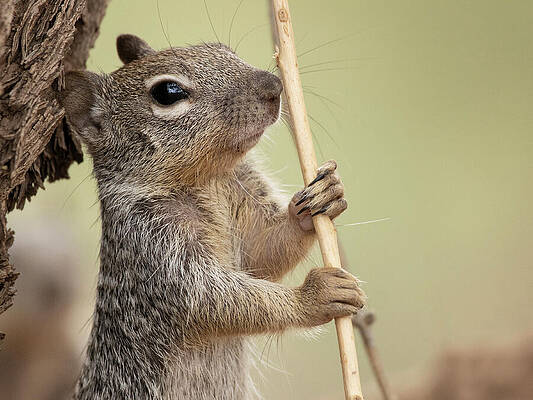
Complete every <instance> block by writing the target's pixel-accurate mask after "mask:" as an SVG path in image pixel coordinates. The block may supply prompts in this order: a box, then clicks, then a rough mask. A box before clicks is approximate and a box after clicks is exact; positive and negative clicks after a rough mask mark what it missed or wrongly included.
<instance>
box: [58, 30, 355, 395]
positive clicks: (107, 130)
mask: <svg viewBox="0 0 533 400" xmlns="http://www.w3.org/2000/svg"><path fill="white" fill-rule="evenodd" d="M117 43H118V51H119V55H120V57H121V59H122V60H124V61H126V62H127V64H126V65H124V66H123V67H122V68H120V69H119V70H117V71H115V72H114V73H112V74H111V75H104V76H98V75H95V74H92V73H89V72H83V73H75V74H70V75H68V76H67V89H66V91H65V93H64V98H63V104H64V105H65V107H66V110H67V117H68V121H69V123H70V126H71V127H72V128H73V129H74V130H75V131H76V132H78V133H79V134H80V136H81V137H82V138H83V140H84V142H85V143H86V145H87V149H88V150H89V152H90V153H91V155H92V157H93V161H94V176H95V177H96V180H97V182H98V189H99V197H100V203H101V217H102V242H101V251H100V264H101V266H100V277H99V283H98V295H97V300H96V311H95V317H94V324H93V329H92V333H91V338H90V342H89V345H88V349H87V359H86V362H85V365H84V367H83V369H82V373H81V377H80V379H79V381H78V385H77V389H76V394H75V398H76V399H111V398H113V399H123V398H124V399H132V398H136V399H141V398H143V399H147V398H150V399H215V398H216V399H245V398H250V397H251V396H252V394H253V393H254V391H253V385H252V383H251V380H250V376H249V372H248V369H249V367H248V365H249V355H248V351H247V341H246V336H249V335H253V334H261V333H279V332H282V331H283V330H285V329H287V328H291V327H311V326H316V325H319V324H322V323H325V322H327V321H329V320H331V319H332V318H334V317H337V316H341V315H349V314H351V313H354V312H356V311H357V310H358V309H359V308H360V307H361V306H362V292H361V291H360V289H359V288H358V286H357V281H356V279H355V278H354V277H353V276H351V275H350V274H349V273H347V272H345V271H342V270H338V269H321V270H313V271H311V272H310V273H309V275H308V276H307V278H306V280H305V282H304V284H303V285H302V286H300V287H297V288H288V287H285V286H283V285H281V284H279V283H276V281H279V280H280V279H281V278H282V277H283V275H285V274H286V273H287V272H288V271H289V270H291V269H292V268H294V266H296V264H297V263H298V262H299V261H300V260H301V259H302V258H303V257H304V256H305V254H306V253H307V251H308V250H309V248H310V246H311V245H312V243H313V241H314V232H313V228H312V225H310V221H311V217H310V215H311V212H323V213H325V214H327V215H329V216H330V217H332V218H334V217H335V216H337V215H338V214H340V212H342V211H343V210H344V209H345V208H346V203H345V200H344V199H343V198H342V193H343V191H342V184H341V183H340V180H339V179H338V177H337V176H336V175H335V173H334V170H335V167H336V165H332V163H329V164H327V165H325V167H324V168H323V169H322V170H321V171H319V172H321V173H322V172H323V178H322V179H321V180H320V181H319V183H317V184H315V185H313V186H311V187H310V188H308V189H306V191H304V192H300V193H298V194H296V195H295V197H294V198H293V201H292V203H291V206H290V207H287V205H286V204H283V203H282V202H280V201H279V200H278V196H277V195H276V192H275V188H274V187H273V186H272V185H271V184H270V183H269V182H268V180H267V179H266V178H265V176H264V175H263V174H262V173H261V172H260V171H259V169H258V167H257V166H256V164H255V163H254V162H253V160H252V159H251V158H250V156H248V155H247V153H248V151H249V150H250V149H251V148H252V147H253V146H254V145H255V144H256V143H257V142H258V140H259V138H260V136H261V133H262V132H263V130H264V129H265V128H266V127H268V125H270V124H272V123H274V122H275V121H276V120H277V118H278V115H279V104H280V93H281V89H282V88H281V82H280V81H279V79H278V78H277V77H275V76H274V75H271V74H269V73H267V72H264V71H260V70H258V69H256V68H254V67H252V66H250V65H248V64H246V63H245V62H244V61H242V60H241V59H239V58H238V57H237V56H236V55H235V53H233V52H232V51H231V50H230V49H229V48H228V47H226V46H224V45H221V44H204V45H200V46H193V47H189V48H174V49H169V50H163V51H160V52H156V51H154V50H152V49H150V48H149V46H148V45H147V44H146V43H145V42H143V41H142V40H141V39H139V38H136V37H134V36H131V35H123V36H121V37H119V40H118V42H117ZM161 74H166V75H168V74H170V75H172V76H174V77H175V79H177V80H180V84H183V86H188V87H187V88H188V89H189V92H190V96H189V97H188V98H187V99H185V100H181V101H180V102H179V103H176V104H175V105H173V106H166V107H161V106H159V105H158V104H156V103H155V101H154V99H153V98H152V97H151V95H150V87H149V86H150V85H149V84H147V82H152V81H151V80H152V79H159V78H158V76H160V75H161ZM173 79H174V78H173ZM303 197H305V198H303ZM300 199H302V202H301V203H300V204H299V205H298V206H296V203H297V202H298V201H299V200H300ZM300 211H301V212H300Z"/></svg>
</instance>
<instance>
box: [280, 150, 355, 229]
mask: <svg viewBox="0 0 533 400" xmlns="http://www.w3.org/2000/svg"><path fill="white" fill-rule="evenodd" d="M336 169H337V163H336V162H335V161H333V160H330V161H328V162H326V163H324V164H323V165H322V166H321V167H320V168H319V169H318V171H317V176H316V178H315V179H314V180H313V181H312V182H311V183H310V184H309V185H308V186H307V187H306V188H305V189H304V190H302V191H300V192H298V193H296V194H295V195H294V196H293V198H292V200H291V202H290V204H289V213H290V214H291V216H293V217H295V218H296V219H297V220H298V222H299V224H300V227H301V228H302V229H303V230H305V231H310V230H313V229H314V228H313V221H312V217H313V216H315V215H318V214H324V215H327V216H328V217H330V218H331V219H333V218H335V217H337V216H338V215H339V214H341V213H342V212H343V211H344V210H346V208H347V207H348V203H347V202H346V199H345V198H344V185H343V184H342V182H341V179H340V178H339V176H338V175H337V174H336V173H335V170H336Z"/></svg>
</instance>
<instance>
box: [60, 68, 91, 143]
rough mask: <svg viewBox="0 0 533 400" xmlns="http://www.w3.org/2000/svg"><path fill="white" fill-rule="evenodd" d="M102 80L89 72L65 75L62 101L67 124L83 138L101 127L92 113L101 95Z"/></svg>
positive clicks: (75, 72)
mask: <svg viewBox="0 0 533 400" xmlns="http://www.w3.org/2000/svg"><path fill="white" fill-rule="evenodd" d="M100 79H101V78H100V77H99V76H98V75H97V74H95V73H93V72H89V71H73V72H68V73H67V74H66V75H65V89H64V90H63V91H62V92H61V96H60V101H61V103H62V105H63V107H65V114H66V117H67V122H68V123H69V125H70V126H71V127H72V129H73V130H74V131H75V132H76V133H78V134H79V135H81V136H83V137H86V136H87V135H90V133H91V131H94V130H98V127H99V125H100V124H99V122H98V121H96V119H95V116H94V115H93V113H91V108H92V107H93V106H94V104H95V103H96V96H97V94H98V93H99V89H98V88H99V84H100Z"/></svg>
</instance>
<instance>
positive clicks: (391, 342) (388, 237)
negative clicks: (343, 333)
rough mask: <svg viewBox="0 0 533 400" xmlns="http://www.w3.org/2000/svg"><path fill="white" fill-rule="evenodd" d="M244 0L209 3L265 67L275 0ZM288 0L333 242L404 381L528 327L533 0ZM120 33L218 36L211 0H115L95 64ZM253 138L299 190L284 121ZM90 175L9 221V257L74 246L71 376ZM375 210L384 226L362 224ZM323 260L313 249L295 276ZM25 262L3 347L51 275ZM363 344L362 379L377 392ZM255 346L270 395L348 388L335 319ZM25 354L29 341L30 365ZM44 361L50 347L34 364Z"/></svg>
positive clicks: (89, 247)
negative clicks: (39, 245)
mask: <svg viewBox="0 0 533 400" xmlns="http://www.w3.org/2000/svg"><path fill="white" fill-rule="evenodd" d="M238 3H239V2H238V0H224V1H220V0H219V1H214V0H207V5H208V7H209V12H210V16H211V19H212V24H213V27H214V30H215V31H216V34H217V35H218V37H219V39H220V40H221V41H223V42H226V43H228V40H229V31H230V27H231V42H230V45H231V46H232V47H233V48H235V47H236V46H238V48H237V53H238V54H239V55H240V56H241V57H242V58H244V59H245V60H247V61H248V62H250V63H251V64H253V65H256V66H258V67H262V68H265V69H266V68H269V67H272V65H273V61H272V53H273V51H272V43H271V34H270V26H269V16H268V8H267V2H266V1H254V0H244V1H243V3H242V5H241V6H240V8H239V10H238V12H237V14H236V16H235V18H234V21H233V25H232V24H231V21H232V17H233V15H234V12H235V10H236V7H237V6H238ZM290 3H291V12H292V15H293V18H294V25H295V34H296V40H297V48H298V52H299V53H300V54H301V58H300V66H301V72H302V79H303V83H304V86H305V90H306V100H307V105H308V109H309V113H310V115H311V120H312V121H311V125H312V129H313V132H314V136H315V141H316V147H317V153H318V157H319V159H320V161H325V160H327V159H330V158H333V159H335V160H337V161H338V163H339V171H340V174H341V176H342V177H343V180H344V183H345V186H346V190H347V199H348V201H349V204H350V207H349V209H348V211H347V212H346V213H344V214H343V215H342V216H341V217H339V218H338V220H337V221H336V222H337V225H338V232H339V237H340V239H341V241H342V243H343V244H344V247H345V249H346V253H347V258H348V260H349V266H348V268H349V269H350V270H351V271H352V272H354V273H355V274H356V275H357V276H358V277H359V278H360V279H362V280H363V281H365V284H364V289H365V291H366V292H367V294H368V296H369V307H370V308H371V309H372V310H375V312H376V314H377V317H378V321H377V323H376V325H375V327H374V334H375V340H376V343H377V345H378V347H379V351H380V353H381V355H382V358H383V361H384V364H385V367H386V370H387V372H388V375H389V377H390V379H391V381H392V383H393V384H394V386H395V387H396V388H398V387H402V388H403V387H409V386H415V385H417V384H419V383H420V382H421V381H423V380H424V379H425V378H424V376H425V375H424V374H425V373H426V372H427V370H428V368H429V366H430V365H431V362H432V360H433V359H434V358H435V357H437V356H438V355H439V354H441V353H442V352H443V351H445V350H446V349H448V348H455V347H469V346H470V347H471V346H478V345H479V344H480V343H483V344H484V345H486V346H488V347H489V348H490V347H493V346H499V345H501V344H503V343H507V342H510V341H513V340H514V339H516V338H520V337H521V336H523V335H525V334H527V333H528V332H531V331H532V330H533V314H532V310H531V302H532V295H531V292H532V288H533V259H532V256H533V240H532V237H533V215H532V213H533V207H532V203H533V185H532V182H533V46H532V45H531V43H532V37H533V24H532V21H533V3H532V2H531V1H528V0H524V1H507V2H501V1H486V0H474V1H450V0H447V1H437V0H432V1H427V0H418V1H417V0H412V1H394V2H391V1H360V0H351V1H334V2H323V1H318V0H292V1H291V2H290ZM158 10H159V11H158ZM121 33H134V34H137V35H139V36H141V37H143V38H144V39H145V40H147V41H148V42H149V43H150V44H151V45H152V46H153V47H154V48H157V49H159V48H164V47H168V46H169V42H170V43H171V44H172V45H173V46H182V45H187V44H194V43H197V42H200V41H214V40H216V37H215V34H214V33H213V30H212V29H211V26H210V22H209V18H208V16H207V13H206V10H205V7H204V2H203V1H187V2H186V1H171V0H159V1H158V2H155V1H126V0H112V1H111V3H110V6H109V8H108V11H107V15H106V17H105V19H104V21H103V24H102V26H101V34H100V36H99V38H98V40H97V42H96V46H95V48H94V49H93V50H92V53H91V57H90V59H89V62H88V69H90V70H92V71H97V72H98V71H100V72H110V71H112V70H114V69H116V68H118V67H120V65H121V64H120V61H119V59H118V57H117V55H116V51H115V38H116V36H117V35H118V34H121ZM259 147H260V150H261V151H262V152H263V154H264V158H265V159H266V160H267V164H268V165H269V166H270V169H271V171H272V172H273V173H274V174H275V176H276V177H277V179H278V181H279V182H280V183H282V184H283V185H284V188H285V189H286V190H287V192H288V193H292V192H295V191H297V190H299V188H300V187H301V185H302V183H301V176H300V172H299V166H298V160H297V155H296V152H295V150H294V147H293V145H292V140H291V138H290V134H289V132H288V130H287V129H286V127H285V126H284V125H283V124H282V123H278V124H277V125H276V126H274V127H272V128H271V129H270V130H269V132H268V138H265V139H263V140H262V142H261V143H260V145H259ZM90 171H91V162H90V160H89V159H88V157H87V159H86V160H85V161H84V162H83V163H82V164H81V165H75V166H73V167H72V168H71V170H70V172H71V179H70V180H66V181H62V182H58V183H54V184H51V185H48V186H47V188H46V190H45V191H43V192H41V193H40V194H39V195H38V196H37V197H36V198H35V199H33V200H32V202H31V203H30V204H27V205H26V207H25V209H24V212H22V213H21V212H19V211H15V212H13V213H12V214H11V215H10V216H9V222H10V224H11V226H12V227H13V228H14V229H15V232H16V248H15V252H14V254H15V256H14V257H15V262H16V257H17V254H22V255H24V254H26V255H27V254H28V253H30V254H31V253H35V254H38V253H37V252H36V251H35V250H32V249H35V247H32V246H29V244H30V243H34V242H33V240H36V239H35V236H36V235H35V232H36V231H37V230H38V229H42V226H48V224H49V223H50V221H53V223H54V227H55V228H54V230H53V232H48V233H46V234H41V235H37V236H38V237H39V238H40V240H41V241H45V242H47V243H46V245H45V246H43V248H47V249H49V250H48V251H49V252H54V251H56V250H57V252H58V253H60V254H63V253H64V252H65V251H68V252H69V253H70V254H69V255H68V257H66V256H65V257H63V256H61V257H63V258H61V257H60V259H62V260H66V259H69V260H72V261H69V262H68V263H67V262H64V265H63V267H64V269H63V271H67V270H70V273H67V272H57V271H56V272H54V273H55V274H57V276H58V279H60V280H61V279H63V278H64V277H65V276H67V275H68V276H69V278H68V279H69V282H68V283H67V284H66V285H68V289H66V290H67V293H68V295H65V296H64V297H61V298H62V299H67V300H65V301H64V309H63V311H62V312H61V314H62V315H63V317H62V319H64V320H65V322H64V327H65V332H66V337H67V338H66V339H65V340H68V342H69V343H70V344H71V346H72V348H73V349H74V350H73V352H74V355H75V360H77V361H73V362H72V363H71V364H69V365H71V367H70V368H71V369H74V370H75V368H76V367H75V365H76V363H77V362H80V360H81V359H82V354H83V347H84V345H85V341H86V339H87V335H88V333H89V330H90V318H91V313H92V307H93V303H94V291H95V286H96V277H97V272H98V260H97V254H98V238H99V229H100V228H99V221H98V203H97V200H96V191H95V183H94V181H93V179H92V178H91V177H90ZM377 219H385V220H382V221H379V222H374V223H368V224H359V225H353V224H355V223H360V222H366V221H373V220H377ZM350 224H352V225H350ZM50 244H52V245H53V246H50ZM54 249H56V250H54ZM65 249H66V250H65ZM17 252H18V253H17ZM20 257H22V256H20ZM40 261H42V258H41V257H37V258H36V263H34V264H35V265H36V266H38V265H39V262H40ZM320 263H321V261H320V257H319V253H318V252H317V251H315V252H314V253H313V255H312V256H311V261H310V262H309V263H307V264H305V265H302V266H301V267H299V268H298V269H297V270H296V271H295V272H294V273H293V274H292V275H291V277H290V278H289V279H288V281H287V282H288V284H298V283H299V282H301V281H302V280H303V278H304V277H305V274H306V271H307V270H308V269H309V267H310V266H311V265H312V264H317V265H320ZM28 268H29V271H27V273H25V274H24V273H23V275H21V277H20V278H19V280H18V284H19V287H20V296H18V297H17V298H16V299H15V305H14V307H13V308H12V309H10V310H9V311H8V313H7V314H6V318H5V328H4V324H3V326H2V329H3V330H5V331H6V332H7V334H8V337H7V339H6V340H7V341H6V347H7V348H8V349H9V346H10V343H15V342H16V341H17V337H20V335H18V334H16V332H18V331H17V329H20V327H19V328H15V327H14V326H15V325H16V321H17V320H18V319H20V318H22V317H20V315H23V313H24V311H23V307H24V306H23V296H26V295H27V296H32V295H35V293H36V291H35V290H32V289H31V288H32V287H33V286H32V279H34V280H35V279H36V278H35V277H36V276H42V275H37V274H36V273H33V272H32V270H35V268H36V267H34V268H30V267H28ZM54 271H55V270H54ZM72 271H74V274H72ZM23 272H24V270H23ZM69 274H70V275H69ZM61 277H63V278H61ZM72 285H74V286H72ZM27 287H29V289H28V288H27ZM72 287H75V290H72ZM25 291H26V293H27V294H26V293H25ZM53 293H55V292H53ZM24 315H26V314H24ZM28 318H30V321H31V320H32V319H31V318H34V317H31V316H29V317H28ZM33 321H34V324H37V322H35V321H36V320H35V319H33ZM54 321H55V320H54ZM88 321H89V322H88ZM54 323H55V324H56V326H57V322H54ZM61 323H63V322H61ZM43 324H45V322H43ZM61 326H63V325H61ZM10 329H11V331H10ZM39 332H40V333H39V335H45V334H46V332H49V330H48V331H47V328H43V329H42V330H39ZM12 333H15V334H12ZM41 340H42V337H41ZM358 349H359V354H360V356H359V359H360V364H361V368H362V382H363V387H364V388H365V389H366V391H367V392H369V393H374V383H373V379H372V376H371V374H370V369H369V366H368V363H367V360H366V356H365V354H364V351H363V348H362V346H361V345H360V344H359V346H358ZM52 353H53V351H52ZM257 354H258V359H259V363H258V369H259V371H258V373H257V375H258V379H257V382H258V385H259V387H260V390H261V392H262V393H263V394H264V396H265V398H267V399H300V398H302V399H303V398H306V399H333V398H336V399H340V398H342V396H343V395H342V393H343V391H342V381H341V374H340V366H339V365H340V364H339V361H338V352H337V344H336V335H335V330H334V326H333V324H328V325H327V326H326V327H325V328H324V329H323V330H322V333H321V334H320V335H318V336H315V337H314V338H309V337H306V336H304V335H301V334H296V333H290V334H287V335H284V336H283V337H282V338H281V339H276V340H274V341H268V340H264V339H259V340H258V342H257ZM32 357H34V356H32V355H31V354H30V350H28V355H27V361H28V362H31V361H32V359H33V358H32ZM46 357H53V354H52V355H48V356H45V358H44V360H45V361H42V357H41V358H40V359H39V360H40V362H41V364H42V363H43V362H44V363H45V365H46V360H47V358H46ZM5 365H7V364H5ZM0 369H2V370H4V368H0ZM532 395H533V394H532ZM26 398H28V399H29V398H37V397H26ZM373 398H377V397H376V396H373Z"/></svg>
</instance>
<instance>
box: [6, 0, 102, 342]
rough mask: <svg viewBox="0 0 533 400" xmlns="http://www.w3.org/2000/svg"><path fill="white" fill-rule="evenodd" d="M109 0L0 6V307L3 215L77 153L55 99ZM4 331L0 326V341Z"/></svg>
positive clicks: (79, 65)
mask: <svg viewBox="0 0 533 400" xmlns="http://www.w3.org/2000/svg"><path fill="white" fill-rule="evenodd" d="M108 2H109V0H3V1H2V6H1V12H0V314H2V313H3V312H4V311H5V310H6V309H8V308H9V307H10V306H11V305H12V304H13V296H14V295H15V288H14V283H15V280H16V279H17V275H18V273H17V272H16V270H15V268H14V267H13V266H12V265H11V264H10V263H9V254H8V250H9V248H10V246H11V245H12V243H13V237H14V232H13V231H12V230H11V229H9V228H8V227H7V219H6V215H7V213H8V212H10V211H12V210H13V209H14V208H19V209H22V208H23V207H24V204H25V202H26V201H27V200H28V201H29V200H30V198H31V197H32V196H34V195H35V194H36V193H37V191H38V189H39V188H44V182H45V180H48V182H53V181H55V180H58V179H62V178H68V168H69V166H70V165H71V164H72V163H73V162H74V161H76V162H78V163H79V162H81V161H82V160H83V155H82V150H81V145H80V142H79V139H78V138H77V137H75V136H73V135H72V134H71V132H70V131H69V129H68V127H67V125H66V124H65V121H64V110H63V108H62V107H61V106H60V105H59V102H58V91H59V90H61V88H62V87H63V84H64V79H63V78H64V74H65V72H67V71H70V70H79V69H85V65H86V61H87V58H88V56H89V50H90V49H91V48H92V46H93V45H94V42H95V40H96V38H97V36H98V33H99V26H100V23H101V21H102V18H103V16H104V13H105V9H106V6H107V4H108ZM2 337H3V335H2V334H1V333H0V340H1V339H2Z"/></svg>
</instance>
